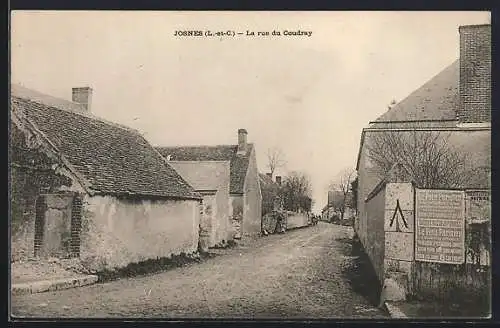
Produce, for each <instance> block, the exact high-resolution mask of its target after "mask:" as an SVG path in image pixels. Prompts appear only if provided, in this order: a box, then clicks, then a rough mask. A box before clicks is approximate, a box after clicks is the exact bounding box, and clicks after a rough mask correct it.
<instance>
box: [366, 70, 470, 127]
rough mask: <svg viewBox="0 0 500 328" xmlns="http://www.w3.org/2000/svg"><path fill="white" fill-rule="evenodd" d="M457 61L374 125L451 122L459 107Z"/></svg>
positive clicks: (458, 71) (382, 116)
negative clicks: (431, 121) (384, 123)
mask: <svg viewBox="0 0 500 328" xmlns="http://www.w3.org/2000/svg"><path fill="white" fill-rule="evenodd" d="M459 75H460V67H459V61H458V60H456V61H455V62H454V63H453V64H451V65H450V66H448V67H446V68H445V69H444V70H442V71H441V72H440V73H439V74H438V75H436V76H434V77H433V78H432V79H430V80H429V81H428V82H427V83H425V84H424V85H422V86H421V87H420V88H418V89H417V90H415V91H414V92H412V93H411V94H410V95H409V96H408V97H406V98H405V99H403V100H402V101H400V102H399V103H397V104H396V105H395V106H394V107H393V108H391V109H390V110H388V111H387V112H386V113H384V114H383V115H381V116H380V117H379V118H378V119H376V120H375V122H387V121H393V122H394V121H426V120H436V121H438V120H454V119H456V114H455V111H456V110H457V109H458V107H459V101H460V99H459V90H458V87H459Z"/></svg>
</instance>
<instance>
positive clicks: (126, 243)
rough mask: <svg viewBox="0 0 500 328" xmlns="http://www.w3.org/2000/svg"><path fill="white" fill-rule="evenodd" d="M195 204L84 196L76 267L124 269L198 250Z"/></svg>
mask: <svg viewBox="0 0 500 328" xmlns="http://www.w3.org/2000/svg"><path fill="white" fill-rule="evenodd" d="M199 205H200V203H199V202H198V201H196V200H156V201H152V200H140V199H138V200H130V199H117V198H114V197H110V196H95V197H86V198H85V200H84V213H83V217H82V231H81V251H80V257H81V259H82V263H83V264H84V265H86V266H87V267H88V268H91V269H94V270H102V269H114V268H120V267H125V266H127V265H128V264H130V263H137V262H141V261H144V260H148V259H157V258H162V257H169V256H171V255H173V254H180V253H192V252H195V251H196V250H197V249H198V233H199V231H198V229H199V223H200V221H199V220H200V210H199V209H200V207H199Z"/></svg>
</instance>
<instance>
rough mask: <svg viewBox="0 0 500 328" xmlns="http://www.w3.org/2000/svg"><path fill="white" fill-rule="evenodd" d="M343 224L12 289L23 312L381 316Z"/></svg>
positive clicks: (15, 310) (14, 303) (15, 308)
mask: <svg viewBox="0 0 500 328" xmlns="http://www.w3.org/2000/svg"><path fill="white" fill-rule="evenodd" d="M348 234H349V230H348V228H346V227H340V226H335V225H331V224H325V223H320V224H318V225H317V226H313V227H308V228H304V229H299V230H292V231H288V232H287V233H286V234H283V235H272V236H267V237H262V238H259V239H257V240H254V241H250V242H248V243H246V244H245V243H244V244H243V245H240V246H238V247H236V248H234V249H230V250H224V251H222V253H224V254H221V255H220V256H217V257H215V258H212V259H208V260H206V261H205V262H203V263H198V264H191V265H188V266H186V267H182V268H178V269H174V270H171V271H168V272H164V273H159V274H155V275H150V276H145V277H137V278H132V279H124V280H118V281H114V282H110V283H104V284H98V285H93V286H89V287H83V288H78V289H70V290H64V291H59V292H53V293H42V294H34V295H24V296H14V297H13V298H12V300H11V309H12V314H13V315H16V316H25V317H80V318H86V317H94V318H95V317H147V318H151V317H157V318H158V317H163V318H167V317H174V318H182V317H198V318H200V317H212V318H223V317H226V318H351V317H364V318H382V317H384V316H385V314H384V313H382V312H381V311H379V310H378V309H376V308H375V306H374V305H372V304H370V303H369V302H368V301H367V300H366V299H365V298H364V297H363V296H361V295H358V294H356V293H354V292H353V291H352V289H351V286H350V285H349V282H348V280H347V278H346V277H345V275H343V274H342V267H343V265H344V264H345V262H346V261H345V259H344V254H345V251H343V250H345V239H346V237H347V235H348Z"/></svg>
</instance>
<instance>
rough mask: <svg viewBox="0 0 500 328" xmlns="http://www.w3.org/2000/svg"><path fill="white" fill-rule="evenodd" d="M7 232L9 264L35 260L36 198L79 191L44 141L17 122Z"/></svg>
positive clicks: (13, 130)
mask: <svg viewBox="0 0 500 328" xmlns="http://www.w3.org/2000/svg"><path fill="white" fill-rule="evenodd" d="M10 128H11V130H10V145H9V153H10V163H9V169H10V183H11V185H10V233H11V261H18V260H26V259H28V258H32V257H34V255H35V254H34V245H35V218H36V204H37V199H38V197H39V196H40V195H41V194H50V193H60V192H65V191H77V192H81V191H82V188H81V186H80V185H79V184H78V182H76V181H75V180H74V178H73V177H72V175H71V174H70V172H68V171H67V170H66V169H65V168H64V167H63V166H61V165H60V162H59V161H58V160H57V158H56V157H55V156H54V155H53V154H51V153H50V152H48V151H47V150H46V148H45V146H44V144H43V141H42V140H41V139H40V138H39V137H38V136H36V135H33V134H32V133H31V132H30V131H28V130H27V129H25V128H24V127H23V125H22V124H20V123H19V122H12V124H11V126H10Z"/></svg>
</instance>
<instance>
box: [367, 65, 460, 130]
mask: <svg viewBox="0 0 500 328" xmlns="http://www.w3.org/2000/svg"><path fill="white" fill-rule="evenodd" d="M459 62H460V58H456V59H455V60H453V62H452V63H450V64H448V65H446V66H445V67H444V68H442V69H441V70H440V71H439V72H437V73H436V74H434V75H433V76H432V77H430V78H429V79H427V80H426V81H425V82H424V83H422V84H420V85H419V86H418V87H417V88H416V89H414V90H413V91H412V92H410V93H409V94H408V95H407V96H406V97H404V98H403V99H402V100H401V101H398V102H397V103H396V104H395V105H394V106H393V107H392V108H389V109H388V110H386V111H385V112H384V113H382V114H381V115H379V116H378V117H377V118H376V119H375V120H373V121H370V123H371V122H380V119H381V118H383V117H385V116H386V115H387V114H389V113H394V112H395V111H397V110H398V109H399V108H400V105H401V104H403V103H404V102H405V101H407V100H409V99H412V98H413V97H415V96H416V95H418V94H419V93H420V92H421V91H422V89H423V88H425V87H426V86H428V85H429V84H431V83H432V82H435V80H436V79H437V78H439V77H441V76H442V74H443V73H445V72H447V71H448V70H450V69H451V68H453V67H454V66H456V65H459ZM384 121H387V120H384ZM406 121H412V120H408V119H407V120H406ZM428 121H435V120H428ZM391 122H399V120H391Z"/></svg>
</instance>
